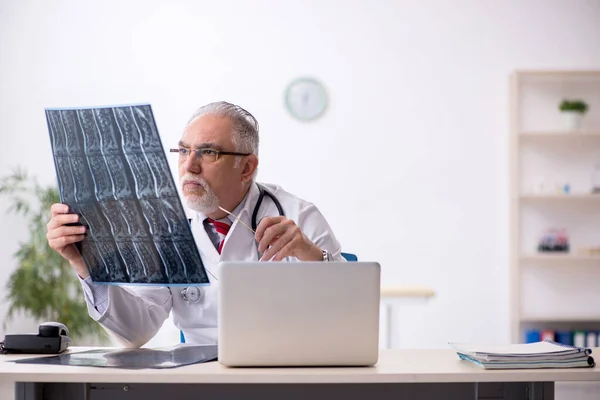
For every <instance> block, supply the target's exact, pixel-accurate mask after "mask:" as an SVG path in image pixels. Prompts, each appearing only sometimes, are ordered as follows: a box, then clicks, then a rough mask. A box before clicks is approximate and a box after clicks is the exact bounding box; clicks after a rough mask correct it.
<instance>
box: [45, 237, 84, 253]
mask: <svg viewBox="0 0 600 400" xmlns="http://www.w3.org/2000/svg"><path fill="white" fill-rule="evenodd" d="M83 238H85V235H72V236H61V237H59V238H58V239H53V240H50V241H48V244H49V245H50V247H51V248H53V249H55V250H56V249H61V248H64V247H65V246H67V245H70V244H72V243H76V242H81V241H82V240H83Z"/></svg>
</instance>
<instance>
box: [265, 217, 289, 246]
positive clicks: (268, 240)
mask: <svg viewBox="0 0 600 400" xmlns="http://www.w3.org/2000/svg"><path fill="white" fill-rule="evenodd" d="M290 228H291V226H290V224H289V223H286V222H285V221H284V222H280V223H278V224H276V225H272V226H270V227H269V228H268V229H267V230H266V231H265V234H264V235H263V237H262V239H261V240H260V242H259V243H258V251H260V252H261V253H262V252H263V251H265V250H266V249H267V248H268V247H269V246H270V245H271V244H272V243H273V242H274V241H275V240H276V239H277V237H279V236H282V235H283V234H284V233H286V232H287V231H288V230H289V229H290Z"/></svg>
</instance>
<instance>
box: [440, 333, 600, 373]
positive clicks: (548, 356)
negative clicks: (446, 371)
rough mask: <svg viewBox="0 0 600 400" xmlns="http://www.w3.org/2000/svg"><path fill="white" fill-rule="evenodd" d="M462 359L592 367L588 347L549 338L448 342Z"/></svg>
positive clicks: (512, 365)
mask: <svg viewBox="0 0 600 400" xmlns="http://www.w3.org/2000/svg"><path fill="white" fill-rule="evenodd" d="M449 344H450V346H451V347H452V348H453V349H455V350H456V352H457V354H458V356H459V357H460V358H461V359H462V360H466V361H470V362H472V363H474V364H476V365H479V366H480V367H483V368H485V369H527V368H574V367H594V366H595V365H596V363H595V362H594V359H593V358H592V357H591V356H590V354H592V350H591V349H589V348H583V347H574V346H567V345H564V344H560V343H556V342H553V341H550V340H545V341H543V342H536V343H527V344H513V345H506V346H478V345H468V344H461V343H452V342H451V343H449Z"/></svg>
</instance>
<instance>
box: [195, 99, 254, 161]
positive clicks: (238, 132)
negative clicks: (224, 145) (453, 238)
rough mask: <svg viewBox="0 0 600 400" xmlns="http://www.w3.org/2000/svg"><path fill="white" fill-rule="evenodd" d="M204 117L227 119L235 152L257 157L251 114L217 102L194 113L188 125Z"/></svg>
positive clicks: (228, 104)
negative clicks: (230, 125) (229, 123)
mask: <svg viewBox="0 0 600 400" xmlns="http://www.w3.org/2000/svg"><path fill="white" fill-rule="evenodd" d="M204 115H214V116H218V117H226V118H229V120H230V121H231V122H232V123H233V145H234V146H235V151H238V152H240V153H250V154H254V155H255V156H257V157H258V121H257V120H256V118H254V116H253V115H252V114H250V113H249V112H248V111H246V110H244V109H243V108H242V107H240V106H237V105H235V104H231V103H227V102H226V101H217V102H214V103H210V104H207V105H205V106H202V107H200V108H198V109H197V110H196V111H194V113H193V114H192V116H191V118H190V119H189V121H188V124H189V123H190V122H192V121H193V120H194V119H196V118H198V117H201V116H204ZM240 159H241V158H240V157H238V158H237V160H238V162H239V160H240ZM236 164H237V163H236Z"/></svg>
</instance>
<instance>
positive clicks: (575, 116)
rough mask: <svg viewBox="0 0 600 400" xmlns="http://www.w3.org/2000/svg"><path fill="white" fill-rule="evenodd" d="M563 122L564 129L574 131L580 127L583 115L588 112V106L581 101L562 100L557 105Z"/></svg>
mask: <svg viewBox="0 0 600 400" xmlns="http://www.w3.org/2000/svg"><path fill="white" fill-rule="evenodd" d="M558 108H559V110H560V111H561V112H562V114H563V116H564V121H565V129H567V130H569V131H576V130H578V129H579V128H580V127H581V119H582V117H583V114H585V113H586V112H587V110H588V105H587V103H586V102H585V101H583V100H567V99H565V100H563V101H562V102H561V103H560V105H559V107H558Z"/></svg>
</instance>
